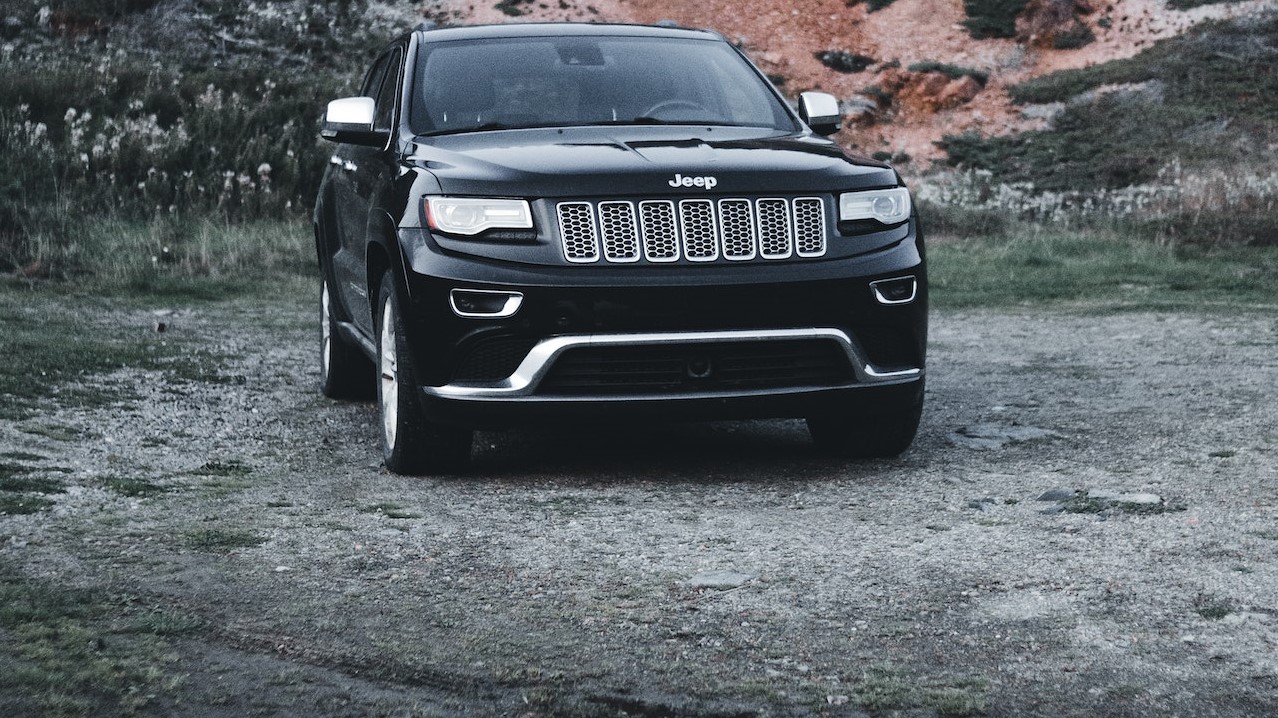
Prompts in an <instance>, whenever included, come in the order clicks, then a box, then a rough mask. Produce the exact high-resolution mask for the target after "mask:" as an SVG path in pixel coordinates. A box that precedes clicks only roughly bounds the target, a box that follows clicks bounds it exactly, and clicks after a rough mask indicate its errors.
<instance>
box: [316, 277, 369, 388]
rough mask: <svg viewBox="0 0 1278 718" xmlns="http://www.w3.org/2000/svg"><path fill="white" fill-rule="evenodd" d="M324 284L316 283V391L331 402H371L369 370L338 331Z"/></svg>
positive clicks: (330, 293)
mask: <svg viewBox="0 0 1278 718" xmlns="http://www.w3.org/2000/svg"><path fill="white" fill-rule="evenodd" d="M333 309H334V307H333V295H332V292H330V291H329V288H328V280H327V279H325V280H323V281H322V282H321V283H320V391H321V392H323V394H324V396H327V397H329V398H331V399H371V398H372V396H373V367H372V365H371V364H370V363H369V361H368V357H366V356H364V355H363V354H362V353H361V352H360V350H359V347H357V346H355V345H353V344H351V343H350V342H348V341H347V340H346V338H345V337H343V336H342V334H341V332H340V331H339V330H338V322H337V317H336V316H335V315H334V312H333Z"/></svg>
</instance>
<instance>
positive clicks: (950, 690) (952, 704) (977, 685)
mask: <svg viewBox="0 0 1278 718" xmlns="http://www.w3.org/2000/svg"><path fill="white" fill-rule="evenodd" d="M988 691H989V682H988V681H987V680H985V679H984V678H979V677H970V678H960V679H957V680H919V679H917V678H915V677H913V676H910V675H909V674H907V673H906V672H905V671H904V670H902V669H899V668H897V667H896V666H894V665H892V664H889V663H880V664H875V665H873V666H870V667H869V668H867V669H866V670H865V671H864V672H863V673H862V674H861V679H860V681H858V682H857V683H856V685H855V687H854V688H853V694H852V696H851V697H852V699H853V700H855V701H856V702H857V703H859V704H860V705H861V706H862V707H863V708H866V709H868V710H871V711H874V712H876V713H882V712H891V711H900V710H911V709H919V708H930V709H932V710H934V711H936V713H937V714H938V715H941V716H974V715H980V714H982V713H984V712H985V700H986V694H987V693H988Z"/></svg>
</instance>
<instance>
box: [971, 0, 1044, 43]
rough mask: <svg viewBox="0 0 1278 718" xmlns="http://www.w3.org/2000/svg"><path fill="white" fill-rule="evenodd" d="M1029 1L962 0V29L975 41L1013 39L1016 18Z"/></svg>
mask: <svg viewBox="0 0 1278 718" xmlns="http://www.w3.org/2000/svg"><path fill="white" fill-rule="evenodd" d="M1028 4H1029V0H963V12H964V13H965V14H966V15H967V17H966V18H965V19H964V20H963V27H965V28H967V32H968V34H970V35H971V36H972V37H974V38H976V39H977V40H984V39H986V38H990V37H1015V36H1016V16H1017V15H1018V14H1020V12H1021V10H1023V9H1024V8H1025V6H1026V5H1028Z"/></svg>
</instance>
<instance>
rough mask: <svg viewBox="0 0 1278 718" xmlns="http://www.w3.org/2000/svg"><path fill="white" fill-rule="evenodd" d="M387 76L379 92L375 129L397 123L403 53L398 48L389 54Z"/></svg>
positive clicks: (374, 122)
mask: <svg viewBox="0 0 1278 718" xmlns="http://www.w3.org/2000/svg"><path fill="white" fill-rule="evenodd" d="M388 57H389V60H390V61H389V62H387V63H386V68H387V71H386V77H385V79H383V80H382V87H381V90H380V91H379V92H378V93H377V105H376V107H377V110H376V113H377V114H376V117H375V119H374V120H373V129H376V130H389V129H391V125H393V124H394V123H395V102H396V101H397V100H398V99H399V75H400V65H402V64H403V63H402V62H401V58H402V55H401V54H400V52H399V51H398V50H396V51H395V52H394V53H392V54H390V55H388Z"/></svg>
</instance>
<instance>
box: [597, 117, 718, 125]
mask: <svg viewBox="0 0 1278 718" xmlns="http://www.w3.org/2000/svg"><path fill="white" fill-rule="evenodd" d="M582 124H583V126H586V127H605V126H610V125H612V126H615V125H702V126H706V125H709V126H713V127H736V126H737V125H733V124H732V123H730V122H716V121H714V120H665V119H662V118H660V117H632V118H630V119H628V120H599V121H598V122H585V123H582Z"/></svg>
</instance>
